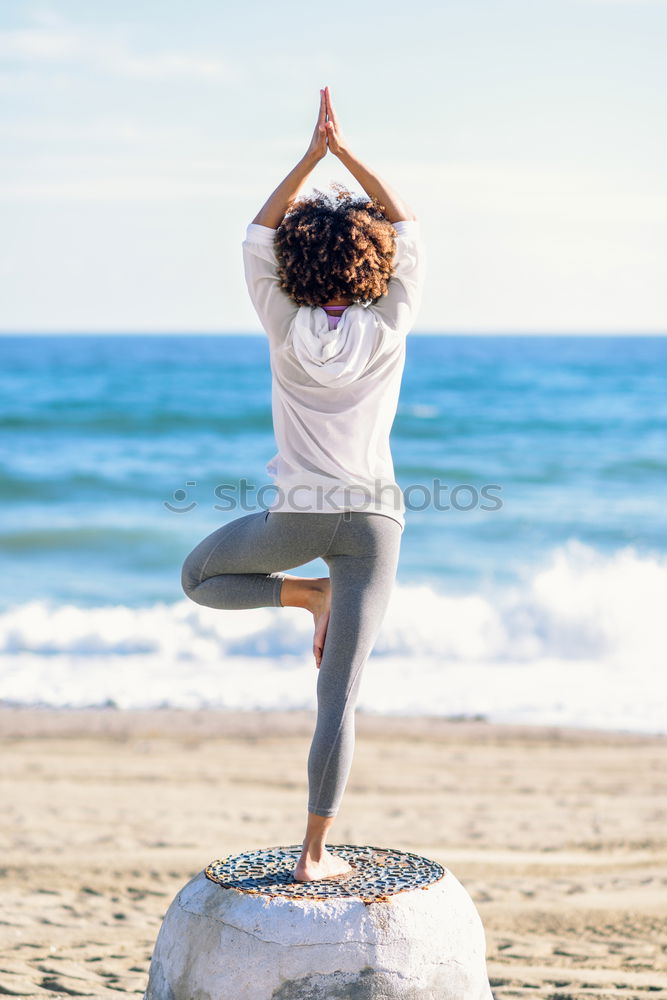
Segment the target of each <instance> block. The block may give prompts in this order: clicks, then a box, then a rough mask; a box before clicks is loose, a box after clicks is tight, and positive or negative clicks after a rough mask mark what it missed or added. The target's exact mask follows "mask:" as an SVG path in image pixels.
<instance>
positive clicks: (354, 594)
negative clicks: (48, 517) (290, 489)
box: [182, 511, 401, 816]
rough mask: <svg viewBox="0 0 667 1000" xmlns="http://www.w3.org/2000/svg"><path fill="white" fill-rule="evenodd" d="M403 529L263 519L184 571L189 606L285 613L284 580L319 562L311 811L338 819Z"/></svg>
mask: <svg viewBox="0 0 667 1000" xmlns="http://www.w3.org/2000/svg"><path fill="white" fill-rule="evenodd" d="M400 541H401V526H400V524H399V523H398V522H397V521H395V520H394V519H393V518H391V517H389V516H387V515H386V514H376V513H370V512H367V511H346V512H342V513H339V514H337V513H327V514H324V513H316V512H309V513H299V512H291V511H259V512H257V513H255V514H246V515H245V516H244V517H239V518H236V520H234V521H231V522H230V523H229V524H225V525H224V526H223V527H222V528H218V529H217V531H214V532H213V533H212V534H211V535H209V536H208V537H207V538H205V539H204V540H203V541H202V542H200V543H199V545H197V547H196V548H195V549H193V551H192V552H191V553H190V555H189V556H188V557H187V558H186V560H185V563H184V564H183V574H182V583H183V589H184V591H185V593H186V594H187V596H188V597H190V598H191V599H192V600H193V601H195V602H196V603H197V604H203V605H204V606H205V607H208V608H229V609H239V608H264V607H281V606H282V605H281V603H280V587H281V584H282V580H283V574H282V573H280V572H279V571H280V570H288V569H293V568H294V567H296V566H302V565H304V564H305V563H307V562H310V561H311V560H312V559H316V558H318V557H321V558H322V559H323V560H324V562H325V563H326V564H327V566H328V568H329V575H330V578H331V617H330V619H329V625H328V628H327V635H326V639H325V642H324V652H323V655H322V660H321V663H320V669H319V671H318V676H317V724H316V727H315V733H314V736H313V741H312V744H311V747H310V754H309V756H308V790H309V794H308V811H309V812H311V813H316V814H317V815H318V816H335V815H336V813H337V812H338V808H339V806H340V802H341V799H342V797H343V792H344V791H345V785H346V784H347V779H348V776H349V773H350V768H351V766H352V755H353V752H354V739H355V733H354V709H355V705H356V701H357V694H358V690H359V682H360V680H361V672H362V669H363V667H364V664H365V663H366V660H367V659H368V656H369V654H370V652H371V650H372V648H373V646H374V644H375V640H376V639H377V635H378V632H379V630H380V626H381V624H382V620H383V618H384V614H385V611H386V608H387V603H388V600H389V597H390V595H391V591H392V587H393V583H394V578H395V575H396V567H397V564H398V554H399V549H400Z"/></svg>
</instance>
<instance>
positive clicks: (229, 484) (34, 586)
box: [0, 334, 667, 733]
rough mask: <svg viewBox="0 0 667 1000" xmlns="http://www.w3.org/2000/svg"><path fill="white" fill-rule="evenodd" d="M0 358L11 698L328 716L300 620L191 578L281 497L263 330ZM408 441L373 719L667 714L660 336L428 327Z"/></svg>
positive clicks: (413, 351)
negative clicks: (201, 561)
mask: <svg viewBox="0 0 667 1000" xmlns="http://www.w3.org/2000/svg"><path fill="white" fill-rule="evenodd" d="M0 352H1V357H2V364H1V365H0V406H1V408H2V424H1V432H0V434H1V436H0V501H1V503H2V517H1V522H0V545H1V548H2V567H3V568H2V575H1V576H0V700H1V701H2V703H4V704H9V705H44V706H76V707H81V706H116V707H119V708H126V707H160V706H177V707H178V706H180V707H186V708H197V707H221V708H229V709H266V710H277V709H281V710H284V709H291V708H294V709H297V708H299V709H304V708H305V709H312V708H314V707H315V682H316V679H317V671H316V669H315V666H314V661H313V660H312V657H311V654H310V644H311V635H312V619H311V618H310V616H309V615H308V614H307V613H306V612H304V611H301V610H299V609H293V608H286V609H276V608H260V609H256V610H252V611H240V612H232V611H215V610H213V609H207V608H200V607H198V606H197V605H195V604H193V603H192V602H191V601H189V600H187V598H185V596H184V595H183V592H182V591H181V587H180V568H181V564H182V561H183V558H184V557H185V555H186V554H187V553H188V552H189V551H190V550H191V549H192V548H193V547H194V545H195V544H196V543H197V542H198V541H199V540H200V539H201V538H203V537H204V536H205V535H206V534H208V533H209V532H210V531H213V530H214V529H215V528H216V527H218V526H220V525H221V524H223V523H226V522H227V521H229V520H231V519H233V518H234V517H238V516H240V515H242V514H244V513H248V512H249V511H250V510H257V509H259V508H260V507H261V506H268V505H269V503H270V499H271V498H272V496H273V495H274V491H273V487H272V486H271V480H270V477H269V476H268V474H267V473H266V471H265V465H266V462H267V461H268V460H269V459H270V458H271V457H272V455H273V454H274V452H275V450H276V449H275V443H274V439H273V432H272V425H271V396H270V393H271V377H270V370H269V357H268V347H267V344H266V341H265V338H264V337H263V336H254V335H253V336H250V335H248V336H246V335H238V336H198V335H191V336H186V335H168V336H167V335H165V336H161V335H150V336H149V335H137V336H134V335H132V336H130V335H123V336H106V335H105V336H102V335H100V336H98V335H90V336H88V335H80V336H79V335H78V336H74V335H72V336H61V335H52V336H36V335H24V336H3V337H2V338H0ZM391 440H392V452H393V456H394V465H395V471H396V478H397V481H398V483H399V484H400V486H401V488H402V489H403V491H404V496H405V499H406V507H407V511H406V527H405V531H404V533H403V537H402V547H401V557H400V563H399V569H398V577H397V581H396V586H395V589H394V594H393V596H392V600H391V604H390V607H389V609H388V611H387V614H386V617H385V622H384V624H383V627H382V631H381V633H380V636H379V639H378V642H377V645H376V647H375V649H374V651H373V653H372V654H371V656H370V658H369V661H368V663H367V665H366V668H365V671H364V676H363V680H362V686H361V692H360V698H359V711H361V712H369V713H374V712H383V713H397V714H416V715H420V714H429V715H442V716H448V717H461V718H468V717H483V718H486V719H489V720H490V721H495V722H514V723H520V724H521V723H526V724H528V723H530V724H559V725H566V726H574V725H583V726H590V727H595V728H607V729H627V730H632V731H643V732H654V733H664V732H667V680H666V670H665V667H666V665H667V522H666V518H665V504H666V502H667V338H661V337H644V336H613V337H612V336H608V337H607V336H534V337H527V336H509V335H508V336H468V335H466V336H451V335H431V336H419V335H417V334H411V335H410V336H409V337H408V342H407V361H406V368H405V375H404V379H403V387H402V392H401V399H400V404H399V409H398V413H397V416H396V421H395V423H394V428H393V431H392V439H391ZM241 487H243V489H241ZM262 488H263V492H262ZM267 491H268V492H267ZM230 497H231V499H230ZM262 497H264V502H263V503H262V502H260V501H261V498H262ZM290 572H302V573H303V575H313V576H315V575H324V574H325V573H326V572H327V568H326V565H325V564H324V563H323V562H322V561H321V560H316V561H314V562H312V563H309V564H308V565H307V566H306V567H301V568H300V569H299V568H295V569H290Z"/></svg>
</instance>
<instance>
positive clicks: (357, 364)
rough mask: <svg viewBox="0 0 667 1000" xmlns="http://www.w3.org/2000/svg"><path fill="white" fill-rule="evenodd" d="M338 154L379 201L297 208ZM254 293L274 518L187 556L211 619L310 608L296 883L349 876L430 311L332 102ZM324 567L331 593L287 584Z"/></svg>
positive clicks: (273, 217) (385, 204) (316, 200)
mask: <svg viewBox="0 0 667 1000" xmlns="http://www.w3.org/2000/svg"><path fill="white" fill-rule="evenodd" d="M327 151H331V152H332V153H333V154H334V155H335V156H337V157H338V158H339V160H340V161H341V163H344V164H345V166H346V167H348V169H349V170H350V172H351V173H352V174H353V176H354V177H355V178H356V180H357V181H358V183H359V184H360V185H361V187H362V188H363V189H364V191H365V192H366V194H367V196H368V197H367V198H364V197H363V196H360V197H358V198H354V197H353V196H352V195H351V194H350V192H348V191H346V190H345V189H344V188H342V186H341V185H336V186H335V188H336V192H337V194H336V197H335V198H333V199H332V198H327V197H325V196H324V195H323V194H322V193H321V192H317V193H316V194H315V195H314V196H312V197H311V198H307V199H303V200H301V201H296V197H297V194H298V192H299V189H300V187H301V185H302V184H303V182H304V181H305V179H306V178H307V177H308V175H309V174H310V172H311V171H312V169H313V168H314V166H315V164H316V163H317V162H318V161H319V160H321V159H322V157H324V156H325V155H326V153H327ZM243 256H244V265H245V275H246V281H247V285H248V291H249V294H250V298H251V300H252V302H253V305H254V307H255V309H256V311H257V314H258V316H259V319H260V321H261V323H262V325H263V327H264V329H265V331H266V333H267V335H268V338H269V347H270V357H271V370H272V379H273V387H272V406H273V422H274V431H275V437H276V442H277V444H278V453H277V455H276V456H274V458H273V459H272V460H271V462H270V463H269V464H268V465H267V471H268V472H269V474H270V475H271V476H272V477H273V478H274V485H275V486H276V487H277V488H278V496H277V498H276V501H275V502H274V503H273V505H272V506H271V507H270V508H269V509H268V510H266V511H265V510H262V511H258V512H257V513H253V514H247V515H245V516H244V517H240V518H237V519H235V520H234V521H232V522H231V523H229V524H226V525H224V526H223V527H222V528H219V529H218V530H217V531H214V532H213V533H212V534H211V535H209V536H208V538H205V539H204V541H202V542H201V543H200V544H199V545H198V546H197V547H196V548H195V549H194V550H193V552H192V553H191V554H190V555H189V556H188V557H187V559H186V560H185V563H184V566H183V588H184V590H185V593H186V594H187V595H188V597H190V598H191V599H192V600H193V601H196V602H197V603H198V604H203V605H205V606H206V607H212V608H229V609H238V608H259V607H297V608H305V609H307V610H308V611H310V612H311V613H312V615H313V619H314V624H315V635H314V639H313V652H314V656H315V662H316V666H317V667H318V669H319V674H318V678H317V705H318V710H317V724H316V728H315V733H314V736H313V741H312V745H311V748H310V754H309V757H308V783H309V799H308V820H307V827H306V835H305V838H304V841H303V851H302V854H301V857H300V858H299V861H298V863H297V865H296V867H295V869H294V872H293V877H294V879H295V880H297V881H300V882H307V881H312V880H316V879H323V878H336V877H341V876H344V875H345V874H346V873H347V872H349V871H350V866H349V865H348V863H347V862H346V861H344V860H343V859H342V858H341V857H338V856H337V855H335V854H332V853H331V852H329V851H327V849H326V847H325V842H326V837H327V834H328V831H329V829H330V828H331V826H332V824H333V822H334V817H335V816H336V814H337V811H338V808H339V805H340V801H341V799H342V796H343V792H344V789H345V785H346V783H347V778H348V775H349V771H350V767H351V764H352V754H353V750H354V738H355V734H354V709H355V704H356V700H357V694H358V688H359V682H360V679H361V673H362V668H363V667H364V665H365V663H366V660H367V658H368V656H369V654H370V652H371V650H372V648H373V645H374V643H375V640H376V638H377V634H378V632H379V629H380V625H381V623H382V619H383V617H384V614H385V610H386V607H387V603H388V600H389V597H390V594H391V591H392V587H393V582H394V577H395V574H396V566H397V562H398V554H399V547H400V538H401V534H402V531H403V528H404V512H405V507H404V502H403V497H402V494H401V491H400V489H399V487H398V485H397V483H396V482H395V479H394V470H393V465H392V458H391V453H390V449H389V431H390V429H391V425H392V423H393V420H394V417H395V413H396V406H397V401H398V394H399V389H400V381H401V376H402V372H403V367H404V363H405V335H406V334H407V333H408V331H409V329H410V327H411V325H412V323H413V319H414V316H415V312H416V309H417V306H418V303H419V298H420V294H421V286H422V275H423V266H422V264H423V253H422V247H421V243H420V237H419V224H418V222H417V220H416V217H415V215H414V214H413V213H412V211H411V210H410V209H409V208H408V207H407V205H406V204H405V202H403V201H402V200H401V199H400V198H399V197H398V196H397V195H396V194H395V193H394V192H393V191H391V190H390V188H389V187H387V185H386V184H384V183H383V182H382V181H381V180H380V178H379V177H378V176H377V174H375V173H373V172H372V171H371V170H369V169H368V168H367V167H365V166H364V165H363V164H362V163H360V161H359V160H358V159H356V157H355V156H354V155H353V154H352V153H351V152H350V149H349V146H348V145H347V143H346V142H345V140H344V138H343V136H342V134H341V130H340V127H339V125H338V120H337V118H336V115H335V112H334V109H333V107H332V104H331V95H330V93H329V88H328V87H327V88H325V89H324V90H321V91H320V109H319V117H318V122H317V125H316V126H315V130H314V133H313V136H312V139H311V142H310V146H309V147H308V150H307V152H306V154H305V156H304V157H302V159H301V160H300V161H299V162H298V164H297V165H296V167H295V168H294V169H293V170H292V171H291V172H290V173H289V174H288V175H287V177H286V178H285V179H284V180H283V181H282V183H281V184H280V185H279V186H278V187H277V188H276V190H275V191H274V192H273V194H272V195H271V196H270V197H269V199H268V201H267V202H266V204H265V205H264V206H263V207H262V208H261V209H260V211H259V212H258V213H257V215H256V216H255V218H254V219H253V221H252V223H251V224H250V225H249V226H248V229H247V234H246V239H245V241H244V243H243ZM318 557H321V558H322V559H323V560H324V562H325V563H326V564H327V566H328V568H329V572H330V576H329V577H325V578H316V579H312V578H307V577H306V578H304V577H298V576H292V575H290V574H288V573H285V572H284V570H286V569H292V568H294V567H297V566H302V565H303V564H305V563H307V562H310V561H311V560H312V559H316V558H318Z"/></svg>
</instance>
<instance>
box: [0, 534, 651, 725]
mask: <svg viewBox="0 0 667 1000" xmlns="http://www.w3.org/2000/svg"><path fill="white" fill-rule="evenodd" d="M665 592H667V557H665V556H663V555H658V554H654V555H651V554H640V553H638V552H637V551H636V550H635V549H633V548H632V547H630V546H628V547H626V548H623V549H619V550H617V551H616V552H615V553H613V554H611V555H603V554H601V553H600V552H598V551H596V550H595V549H594V548H592V547H590V546H588V545H584V544H583V543H581V542H579V541H577V540H576V539H571V540H570V541H569V542H567V543H566V544H565V545H562V546H559V547H557V548H556V549H554V550H553V551H552V552H551V553H550V556H549V557H548V559H546V560H545V561H544V562H543V563H541V564H540V565H539V566H534V567H525V568H524V571H523V573H522V574H521V577H520V582H519V583H517V584H515V585H513V586H500V585H498V584H492V583H487V584H485V585H484V586H482V587H480V589H479V590H478V591H477V592H475V593H466V594H456V593H451V592H448V593H444V592H441V591H438V590H436V589H434V587H433V586H431V585H427V584H407V583H400V582H397V583H396V585H395V587H394V592H393V594H392V597H391V601H390V605H389V607H388V609H387V613H386V615H385V619H384V623H383V625H382V628H381V631H380V634H379V636H378V639H377V642H376V645H375V648H374V651H373V653H372V655H371V657H370V659H369V662H368V664H367V666H366V668H365V671H364V675H363V679H362V685H361V691H360V697H359V708H360V710H363V711H368V712H386V713H390V714H392V713H398V714H416V715H421V714H431V715H444V716H452V715H457V716H458V715H463V716H469V715H482V716H484V717H486V718H488V719H489V720H491V721H503V722H524V723H546V724H563V725H586V726H594V727H604V728H620V729H631V730H637V731H646V732H667V682H666V680H665V671H664V661H665V650H666V649H667V616H665V614H664V594H665ZM311 641H312V620H311V619H310V616H308V615H307V614H305V613H304V612H303V611H302V610H299V609H295V608H284V609H277V608H258V609H255V610H252V611H218V610H213V609H209V608H201V607H199V606H198V605H195V604H193V603H192V602H190V601H188V600H186V599H185V598H184V599H183V600H182V601H178V602H176V603H174V604H155V605H153V606H151V607H139V608H132V607H126V606H105V607H95V608H83V607H77V606H74V605H59V606H58V605H54V604H49V603H46V602H41V601H40V602H38V601H35V602H30V603H24V604H21V605H15V606H13V607H10V608H8V609H7V610H6V611H5V612H4V613H2V614H0V698H1V699H2V700H3V701H4V702H5V703H9V704H24V705H25V704H39V705H51V706H73V707H81V706H92V705H109V704H111V705H116V706H118V707H120V708H126V707H127V708H130V707H154V706H176V707H185V708H198V707H206V706H209V707H222V708H228V709H265V710H277V709H292V708H294V709H296V708H301V709H303V708H305V709H313V708H315V705H316V700H315V681H316V678H317V671H316V669H315V666H314V661H313V659H312V656H311V652H310V649H311Z"/></svg>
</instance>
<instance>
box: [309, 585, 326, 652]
mask: <svg viewBox="0 0 667 1000" xmlns="http://www.w3.org/2000/svg"><path fill="white" fill-rule="evenodd" d="M313 582H314V583H316V584H318V585H319V586H318V587H314V588H313V592H312V603H311V608H310V610H311V611H312V613H313V619H314V621H315V635H314V636H313V655H314V657H315V665H316V666H317V669H318V670H319V669H320V664H321V662H322V656H323V654H324V639H325V637H326V634H327V627H328V625H329V618H330V617H331V581H330V580H329V577H328V576H325V577H320V578H318V579H317V580H315V581H313Z"/></svg>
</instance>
